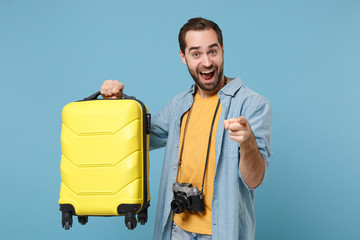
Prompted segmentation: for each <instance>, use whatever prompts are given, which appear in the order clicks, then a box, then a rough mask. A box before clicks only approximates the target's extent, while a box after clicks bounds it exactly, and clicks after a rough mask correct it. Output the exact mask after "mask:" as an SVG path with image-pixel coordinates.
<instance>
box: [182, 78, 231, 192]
mask: <svg viewBox="0 0 360 240" xmlns="http://www.w3.org/2000/svg"><path fill="white" fill-rule="evenodd" d="M226 82H227V81H226V77H225V81H224V86H225V85H226ZM219 106H220V98H219V100H218V102H217V105H216V108H215V112H214V116H213V119H212V123H211V127H210V135H209V142H208V147H207V152H206V161H205V167H204V174H203V180H202V184H201V190H200V191H201V192H203V188H204V182H205V174H206V169H207V165H208V161H209V155H210V144H211V137H212V133H213V129H214V123H215V119H216V115H217V112H218V110H219ZM191 110H192V108H190V110H189V114H188V116H187V118H186V122H185V129H184V136H183V139H182V143H181V149H180V155H179V162H178V167H179V166H181V163H182V154H183V150H184V142H185V136H186V131H187V126H188V123H189V119H190V115H191ZM178 174H179V171H178V173H177V176H176V178H177V177H178Z"/></svg>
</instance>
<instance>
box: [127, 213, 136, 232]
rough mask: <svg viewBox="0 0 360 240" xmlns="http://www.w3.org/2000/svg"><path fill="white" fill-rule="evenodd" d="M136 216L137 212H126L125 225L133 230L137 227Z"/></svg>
mask: <svg viewBox="0 0 360 240" xmlns="http://www.w3.org/2000/svg"><path fill="white" fill-rule="evenodd" d="M136 224H137V221H136V218H135V213H133V212H127V213H126V214H125V225H126V227H127V228H128V229H129V230H133V229H134V228H136Z"/></svg>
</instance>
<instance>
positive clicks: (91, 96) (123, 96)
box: [84, 91, 136, 101]
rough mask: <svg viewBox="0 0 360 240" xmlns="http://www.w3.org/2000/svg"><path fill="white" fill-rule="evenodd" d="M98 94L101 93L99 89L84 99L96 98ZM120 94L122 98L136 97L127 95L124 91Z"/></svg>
mask: <svg viewBox="0 0 360 240" xmlns="http://www.w3.org/2000/svg"><path fill="white" fill-rule="evenodd" d="M100 95H101V93H100V91H98V92H96V93H94V94H92V95H90V96H88V97H87V98H84V101H88V100H95V99H97V98H98V97H99V96H100ZM121 96H122V98H124V99H136V98H135V97H133V96H128V95H126V94H125V93H122V94H121Z"/></svg>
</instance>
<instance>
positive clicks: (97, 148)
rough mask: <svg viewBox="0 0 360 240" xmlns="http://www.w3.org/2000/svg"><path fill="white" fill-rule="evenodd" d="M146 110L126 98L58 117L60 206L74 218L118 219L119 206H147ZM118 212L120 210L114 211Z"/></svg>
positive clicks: (71, 108)
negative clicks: (68, 207)
mask: <svg viewBox="0 0 360 240" xmlns="http://www.w3.org/2000/svg"><path fill="white" fill-rule="evenodd" d="M147 116H149V115H148V111H147V108H146V106H145V105H143V104H142V103H141V102H140V101H137V100H132V99H118V100H89V101H79V102H73V103H70V104H68V105H66V106H65V107H64V108H63V112H62V120H63V124H62V130H61V150H62V156H61V165H60V169H61V179H62V182H61V188H60V199H59V204H60V206H62V205H64V204H70V205H72V206H73V208H74V211H75V213H74V215H78V216H116V215H124V214H125V212H123V211H122V210H119V206H121V205H123V206H125V208H126V205H127V204H132V205H133V204H135V205H139V204H140V205H139V208H137V209H136V213H138V212H139V211H141V210H142V209H143V208H146V207H147V203H148V202H149V200H150V191H149V179H148V176H149V153H148V146H149V129H148V127H149V125H150V124H149V123H148V122H147V121H148V117H147ZM120 209H121V207H120Z"/></svg>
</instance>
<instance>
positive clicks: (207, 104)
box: [174, 93, 222, 234]
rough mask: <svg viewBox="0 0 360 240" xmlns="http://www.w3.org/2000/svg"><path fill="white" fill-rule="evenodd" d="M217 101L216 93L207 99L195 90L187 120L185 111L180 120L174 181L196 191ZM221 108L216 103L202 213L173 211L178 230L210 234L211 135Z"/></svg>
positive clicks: (213, 173)
mask: <svg viewBox="0 0 360 240" xmlns="http://www.w3.org/2000/svg"><path fill="white" fill-rule="evenodd" d="M218 100H219V97H218V95H217V94H215V95H213V96H210V97H207V98H202V97H201V96H200V95H199V93H196V95H195V97H194V103H193V106H192V108H191V113H190V117H189V119H188V114H189V112H187V113H185V114H184V116H183V120H182V123H181V133H180V148H179V149H181V148H182V143H183V137H184V129H185V124H186V121H187V119H188V121H189V123H188V126H187V130H186V133H185V141H184V148H183V153H182V163H181V165H180V166H179V170H178V171H179V172H178V179H177V180H178V181H179V182H183V183H191V184H192V185H194V186H196V187H198V188H199V190H201V184H202V180H203V175H204V167H205V162H206V154H207V148H208V143H209V134H210V128H211V123H212V120H213V117H214V113H215V109H216V105H217V103H218ZM221 111H222V108H221V105H220V106H219V109H218V111H217V114H216V119H215V122H214V127H213V132H212V137H211V144H210V153H209V160H208V166H207V170H206V174H205V182H204V189H203V194H204V204H205V211H204V212H202V213H197V212H194V211H189V210H185V211H184V212H183V213H181V214H174V222H175V223H176V224H177V225H178V226H180V227H181V228H182V229H184V230H186V231H189V232H194V233H200V234H212V231H211V203H212V196H213V182H214V175H215V138H216V128H217V125H218V122H219V118H220V114H221ZM180 151H181V150H180ZM179 154H180V153H179Z"/></svg>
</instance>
